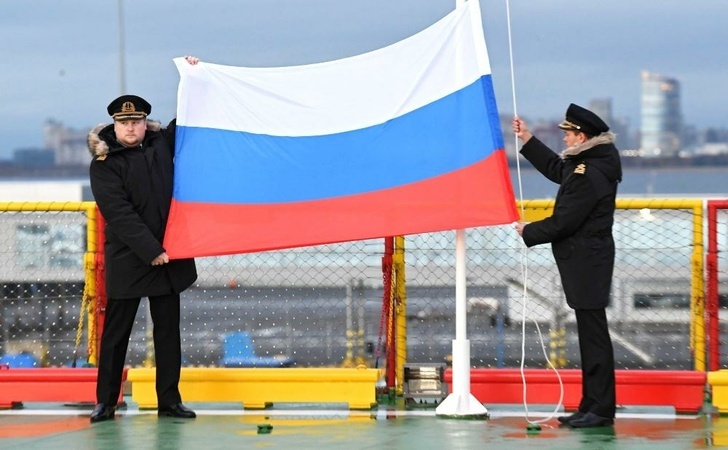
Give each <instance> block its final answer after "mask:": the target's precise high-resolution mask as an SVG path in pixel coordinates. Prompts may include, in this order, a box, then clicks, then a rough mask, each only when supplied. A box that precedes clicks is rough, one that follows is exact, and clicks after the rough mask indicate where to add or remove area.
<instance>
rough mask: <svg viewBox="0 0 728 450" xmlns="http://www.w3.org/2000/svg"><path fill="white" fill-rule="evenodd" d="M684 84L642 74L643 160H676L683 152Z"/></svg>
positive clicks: (653, 75)
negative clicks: (662, 158) (682, 104)
mask: <svg viewBox="0 0 728 450" xmlns="http://www.w3.org/2000/svg"><path fill="white" fill-rule="evenodd" d="M681 138H682V113H681V111H680V83H679V82H678V81H677V80H676V79H674V78H668V77H665V76H662V75H658V74H655V73H651V72H648V71H643V72H642V95H641V126H640V152H641V154H642V155H643V156H646V157H651V156H674V155H676V154H677V153H678V152H679V151H680V149H681Z"/></svg>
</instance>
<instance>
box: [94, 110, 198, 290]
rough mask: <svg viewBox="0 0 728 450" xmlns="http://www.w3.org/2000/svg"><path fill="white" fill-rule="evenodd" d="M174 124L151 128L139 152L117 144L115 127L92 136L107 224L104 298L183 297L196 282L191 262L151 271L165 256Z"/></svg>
mask: <svg viewBox="0 0 728 450" xmlns="http://www.w3.org/2000/svg"><path fill="white" fill-rule="evenodd" d="M175 128H176V127H175V121H172V122H170V124H169V126H168V127H167V128H161V127H160V125H159V123H157V122H151V121H150V122H148V124H147V132H146V135H145V138H144V141H143V142H142V144H141V145H140V146H139V147H135V148H127V147H124V146H122V145H121V144H119V142H118V141H117V140H116V135H115V134H114V126H113V124H112V125H106V126H103V125H100V126H98V127H96V128H95V129H94V130H92V131H91V133H90V134H89V150H91V153H92V155H93V160H92V161H91V165H90V169H89V176H90V182H91V191H92V192H93V196H94V200H95V201H96V204H97V205H98V207H99V210H100V211H101V214H102V215H103V217H104V220H105V221H106V228H105V232H106V242H105V245H104V252H105V257H106V293H107V295H108V296H109V298H114V299H121V298H137V297H149V296H155V295H166V294H172V293H179V292H182V291H183V290H185V289H186V288H188V287H189V286H190V285H192V283H194V282H195V280H196V279H197V270H196V267H195V262H194V260H193V259H178V260H172V261H170V262H169V263H168V264H163V265H160V266H152V265H151V262H152V260H154V258H156V257H157V256H159V255H160V254H162V253H163V252H164V251H165V249H164V248H163V246H162V242H163V241H164V232H165V228H166V226H167V217H168V215H169V208H170V203H171V200H172V181H173V179H174V161H173V158H174V137H175Z"/></svg>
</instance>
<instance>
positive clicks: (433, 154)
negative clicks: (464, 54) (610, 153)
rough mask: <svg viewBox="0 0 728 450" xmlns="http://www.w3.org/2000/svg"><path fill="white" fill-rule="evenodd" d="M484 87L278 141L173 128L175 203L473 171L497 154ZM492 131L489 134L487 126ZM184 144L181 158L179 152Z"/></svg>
mask: <svg viewBox="0 0 728 450" xmlns="http://www.w3.org/2000/svg"><path fill="white" fill-rule="evenodd" d="M498 123H499V122H498V116H497V109H496V107H495V98H494V97H493V88H492V80H491V76H490V75H485V76H483V77H481V78H480V79H479V80H477V81H476V82H475V83H473V84H471V85H469V86H467V87H465V88H463V89H461V90H460V91H458V92H455V93H453V94H451V95H449V96H447V97H444V98H442V99H440V100H438V101H436V102H433V103H431V104H429V105H427V106H425V107H423V108H420V109H418V110H415V111H412V112H410V113H408V114H405V115H403V116H401V117H397V118H395V119H392V120H389V121H387V122H385V123H383V124H380V125H376V126H372V127H368V128H364V129H359V130H354V131H347V132H342V133H337V134H332V135H326V136H304V137H281V136H270V135H260V134H252V133H246V132H241V131H228V130H218V129H210V128H196V127H184V126H178V127H177V156H176V163H175V170H176V171H177V173H178V175H182V176H183V177H184V180H185V183H184V184H183V185H182V186H179V185H177V186H176V187H175V192H174V197H175V198H176V199H177V200H179V201H183V202H186V201H189V202H203V203H227V204H270V203H286V202H300V201H311V200H323V199H328V198H336V197H341V196H348V195H356V194H364V193H367V192H373V191H377V190H382V189H389V188H394V187H398V186H402V185H406V184H410V183H414V182H418V181H422V180H426V179H429V178H432V177H435V176H438V175H442V174H445V173H449V172H453V171H456V170H458V169H461V168H464V167H467V166H469V165H472V164H474V163H476V162H478V161H480V160H482V159H484V158H486V157H487V156H489V155H490V154H491V153H492V152H493V151H495V150H497V149H499V148H503V137H502V135H501V134H500V127H499V126H497V124H498ZM494 124H495V126H493V125H494ZM183 144H184V152H180V148H181V146H182V145H183Z"/></svg>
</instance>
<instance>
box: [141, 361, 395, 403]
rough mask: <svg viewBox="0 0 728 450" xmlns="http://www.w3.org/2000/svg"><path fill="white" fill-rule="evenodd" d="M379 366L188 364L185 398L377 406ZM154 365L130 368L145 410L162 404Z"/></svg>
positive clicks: (182, 382) (184, 375) (183, 388)
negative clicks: (209, 366) (374, 367)
mask: <svg viewBox="0 0 728 450" xmlns="http://www.w3.org/2000/svg"><path fill="white" fill-rule="evenodd" d="M380 377H381V373H380V370H379V369H369V368H365V367H362V368H243V369H233V368H188V367H184V368H182V375H181V377H180V384H179V388H180V393H181V394H182V399H183V400H184V401H185V402H241V403H242V404H243V407H244V408H245V409H263V408H266V407H268V406H270V405H271V404H273V403H346V404H348V405H349V409H371V408H373V407H374V406H376V405H377V401H376V383H377V380H379V378H380ZM155 378H156V377H155V369H154V368H132V369H129V372H128V375H127V380H129V381H130V382H131V390H132V392H131V397H132V400H133V401H134V402H136V403H137V404H138V405H139V408H140V409H151V408H156V407H157V394H156V391H155V388H154V385H155Z"/></svg>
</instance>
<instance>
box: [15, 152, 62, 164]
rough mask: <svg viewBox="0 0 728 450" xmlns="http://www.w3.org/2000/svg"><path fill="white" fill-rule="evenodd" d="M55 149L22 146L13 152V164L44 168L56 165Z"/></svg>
mask: <svg viewBox="0 0 728 450" xmlns="http://www.w3.org/2000/svg"><path fill="white" fill-rule="evenodd" d="M55 162H56V160H55V154H54V153H53V150H48V149H42V148H21V149H18V150H15V151H14V152H13V164H14V165H15V166H17V167H20V168H24V169H42V168H46V167H53V166H54V165H55Z"/></svg>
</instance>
